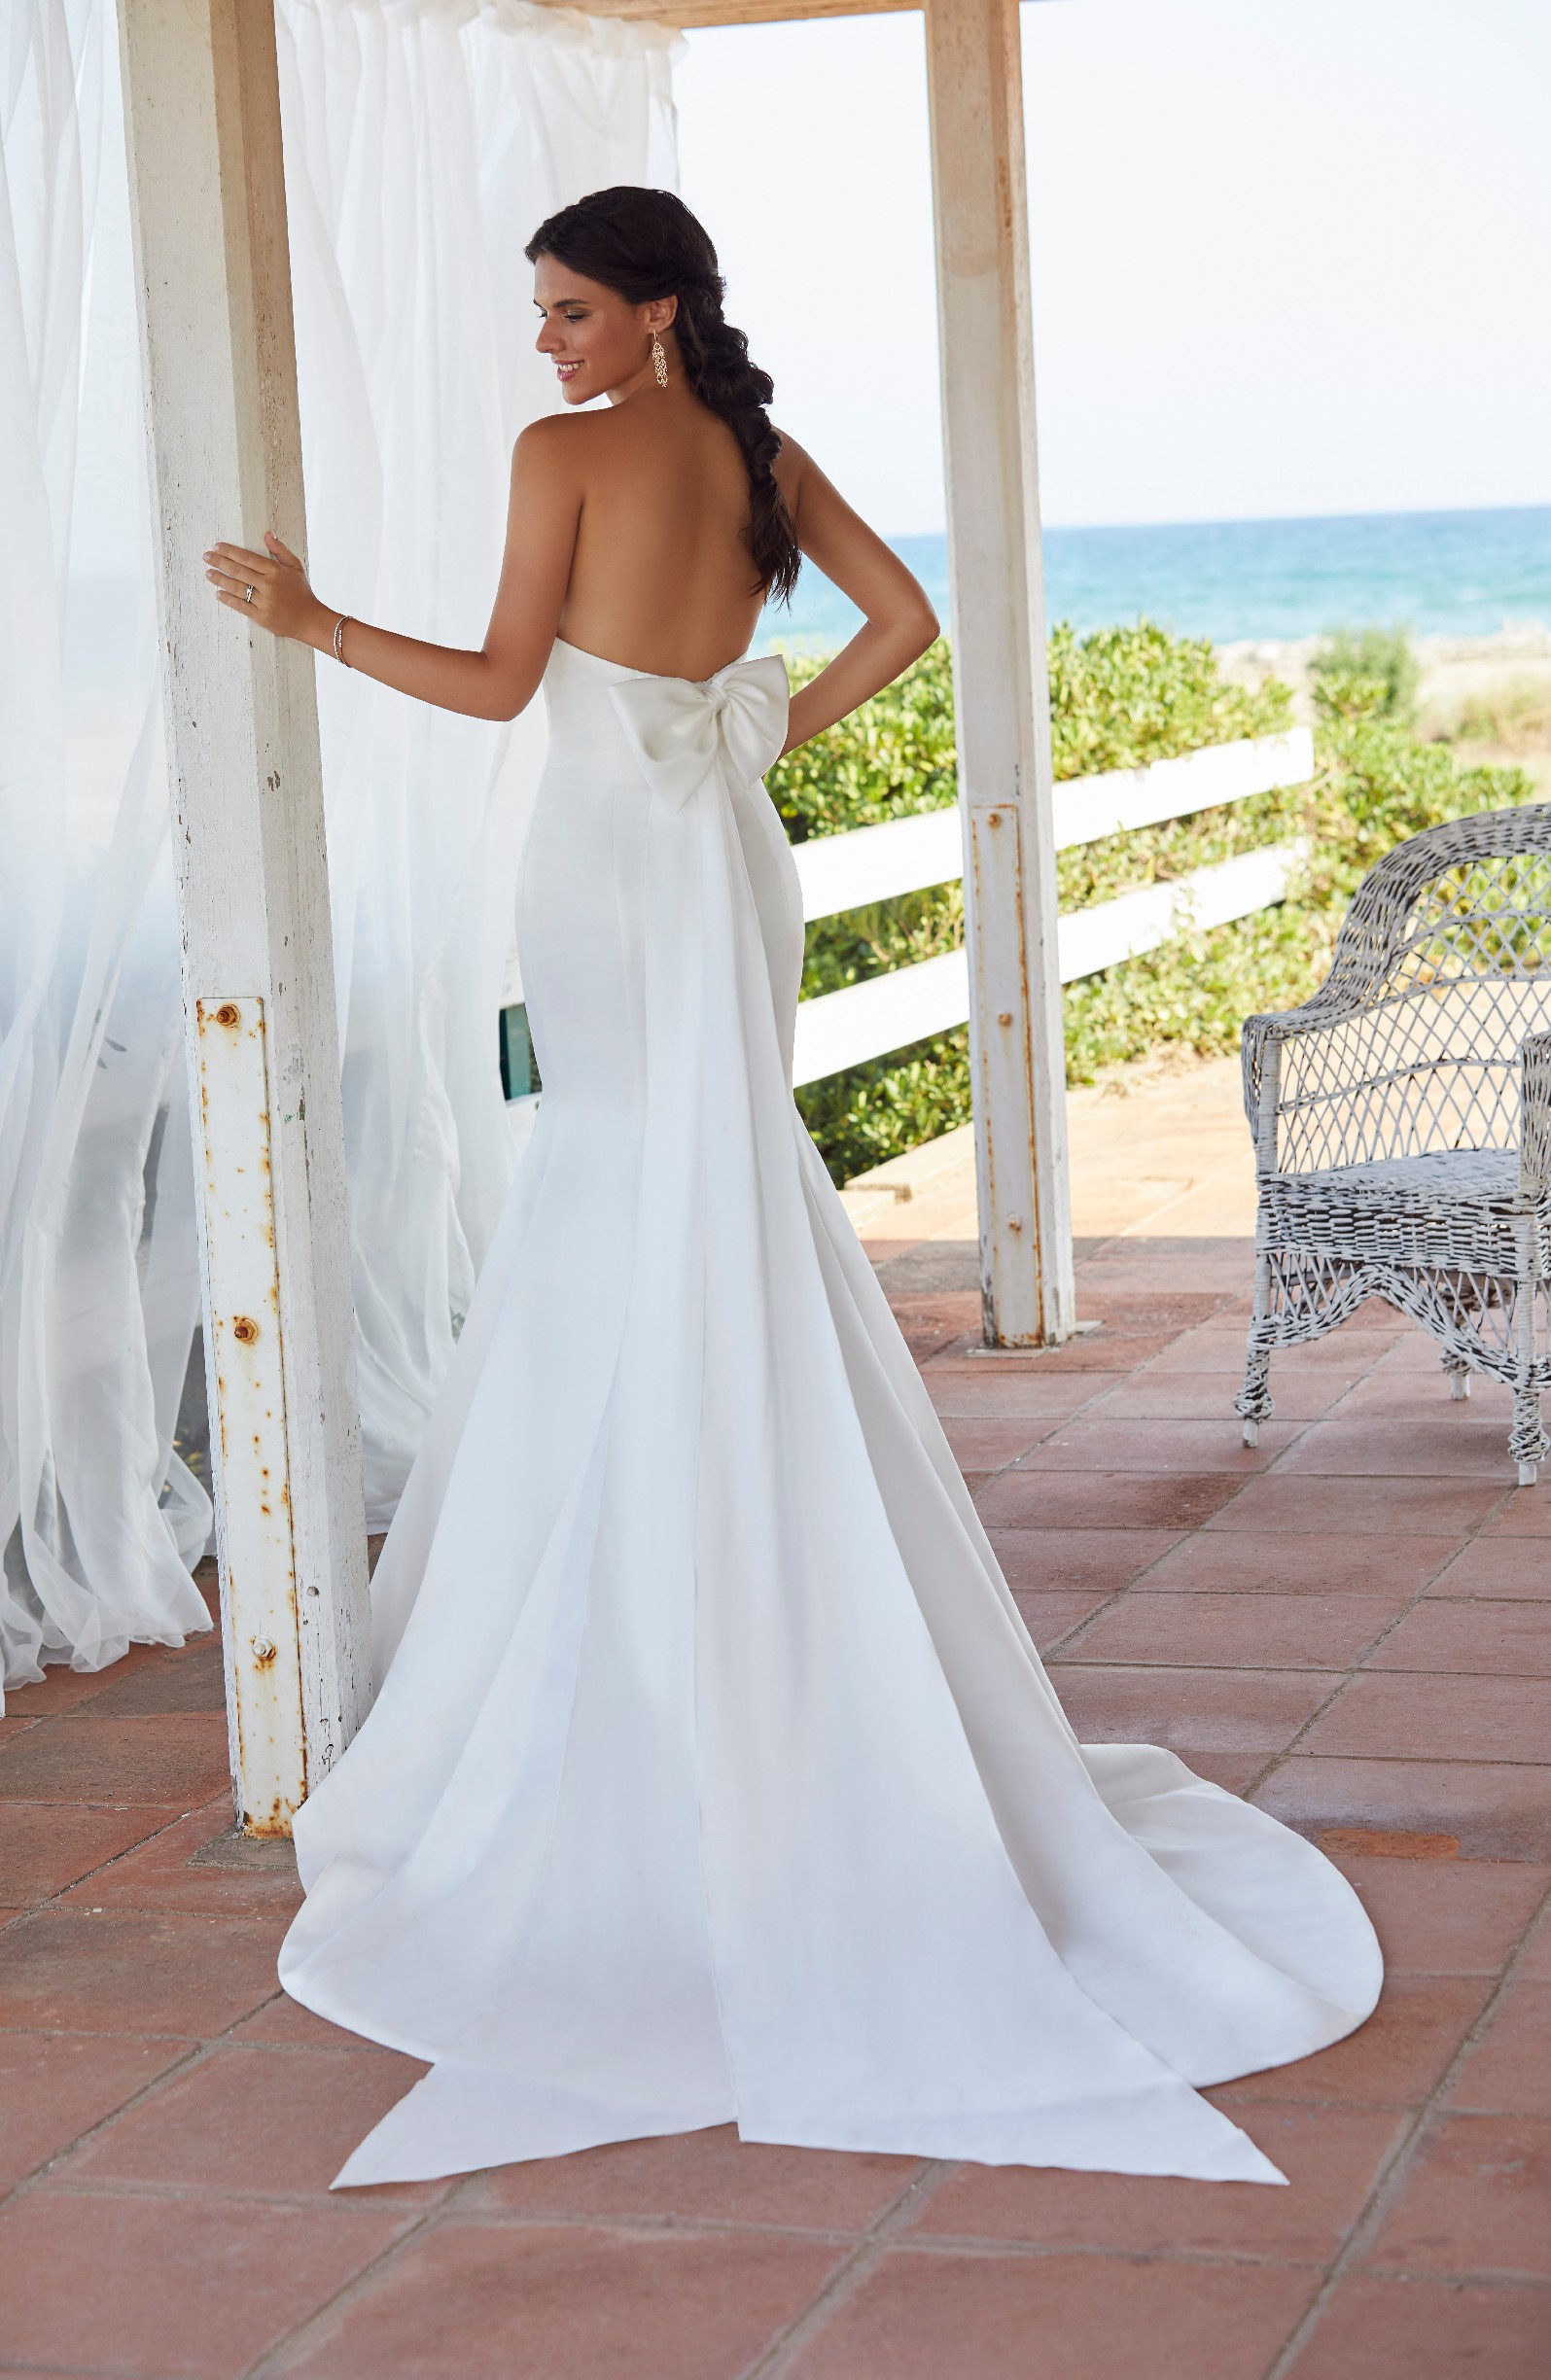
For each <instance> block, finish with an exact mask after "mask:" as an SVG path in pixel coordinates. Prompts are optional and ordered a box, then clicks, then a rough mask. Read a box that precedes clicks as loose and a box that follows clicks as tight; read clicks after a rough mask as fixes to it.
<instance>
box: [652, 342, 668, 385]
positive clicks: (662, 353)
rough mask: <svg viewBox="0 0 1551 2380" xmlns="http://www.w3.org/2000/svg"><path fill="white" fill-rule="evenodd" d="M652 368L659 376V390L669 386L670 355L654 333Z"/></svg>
mask: <svg viewBox="0 0 1551 2380" xmlns="http://www.w3.org/2000/svg"><path fill="white" fill-rule="evenodd" d="M652 370H653V371H654V372H655V373H656V375H657V386H658V388H666V387H667V385H668V355H667V350H666V348H665V347H664V346H663V344H662V341H661V340H660V339H659V338H658V336H657V334H656V333H655V332H654V331H653V332H652Z"/></svg>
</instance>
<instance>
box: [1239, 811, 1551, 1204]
mask: <svg viewBox="0 0 1551 2380" xmlns="http://www.w3.org/2000/svg"><path fill="white" fill-rule="evenodd" d="M1297 1015H1298V1017H1299V1019H1300V1021H1303V1022H1304V1024H1305V1030H1304V1031H1303V1032H1298V1033H1296V1034H1293V1035H1290V1036H1289V1037H1288V1038H1287V1039H1286V1040H1285V1041H1284V1042H1283V1050H1282V1067H1281V1081H1280V1085H1279V1094H1280V1096H1279V1099H1278V1118H1279V1130H1278V1163H1279V1164H1280V1165H1281V1166H1282V1167H1284V1168H1285V1169H1286V1170H1287V1171H1288V1172H1309V1171H1313V1170H1317V1169H1322V1168H1324V1167H1328V1166H1345V1165H1363V1164H1370V1163H1373V1162H1375V1161H1377V1160H1381V1159H1386V1158H1396V1157H1413V1156H1419V1155H1422V1154H1424V1153H1425V1152H1427V1151H1429V1150H1436V1149H1514V1148H1516V1147H1517V1146H1518V1137H1519V1049H1520V1044H1521V1043H1522V1042H1523V1040H1524V1038H1525V1036H1526V1034H1528V1033H1532V1032H1543V1031H1545V1030H1546V1029H1548V1028H1551V803H1536V804H1533V805H1527V806H1526V807H1524V808H1523V809H1517V810H1494V811H1489V812H1485V813H1483V814H1482V815H1480V816H1479V817H1476V818H1467V819H1454V820H1451V821H1450V822H1448V823H1447V824H1446V825H1442V826H1432V827H1429V828H1428V831H1427V832H1426V833H1425V834H1420V835H1415V836H1413V837H1412V839H1411V840H1410V841H1409V842H1407V843H1402V844H1399V845H1397V846H1396V848H1395V849H1394V850H1393V851H1392V852H1389V853H1387V854H1386V855H1385V857H1383V858H1382V859H1381V860H1380V861H1379V862H1378V864H1377V865H1376V866H1375V867H1373V868H1371V869H1370V870H1369V872H1368V874H1367V876H1366V877H1365V878H1364V879H1363V882H1362V884H1361V885H1360V886H1359V888H1358V890H1357V895H1356V897H1355V899H1354V900H1353V903H1352V908H1351V911H1350V913H1349V915H1348V917H1347V921H1346V923H1345V925H1344V926H1343V927H1342V929H1341V934H1340V938H1339V940H1338V942H1337V945H1336V950H1335V955H1334V959H1333V961H1332V963H1331V968H1330V973H1329V976H1328V977H1327V979H1326V981H1325V983H1324V984H1323V985H1322V988H1321V990H1320V991H1319V992H1318V993H1317V994H1316V995H1315V997H1314V998H1313V999H1312V1000H1310V1001H1309V1002H1308V1003H1307V1004H1306V1005H1305V1006H1304V1007H1303V1008H1302V1009H1300V1010H1299V1011H1298V1012H1297ZM1324 1020H1327V1022H1325V1023H1324V1030H1322V1031H1321V1030H1316V1031H1312V1032H1311V1031H1309V1030H1307V1028H1308V1027H1317V1026H1319V1025H1320V1024H1321V1023H1322V1021H1324Z"/></svg>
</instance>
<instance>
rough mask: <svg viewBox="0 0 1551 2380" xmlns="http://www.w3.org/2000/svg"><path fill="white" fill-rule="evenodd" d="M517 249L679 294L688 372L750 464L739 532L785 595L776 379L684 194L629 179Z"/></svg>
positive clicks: (628, 293)
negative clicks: (730, 316) (756, 359)
mask: <svg viewBox="0 0 1551 2380" xmlns="http://www.w3.org/2000/svg"><path fill="white" fill-rule="evenodd" d="M523 254H524V255H525V256H526V257H527V260H528V262H529V263H530V264H531V263H533V262H536V261H537V259H538V258H540V257H541V256H550V257H553V258H554V259H555V261H556V262H558V263H561V264H569V265H570V267H571V269H572V271H573V272H579V273H582V274H584V275H585V277H586V278H587V280H589V281H597V282H600V283H601V284H602V286H603V287H604V288H605V289H611V290H613V291H615V292H616V294H617V296H619V297H623V298H624V299H625V300H626V302H627V303H628V304H630V305H647V304H650V302H651V300H652V298H653V297H677V299H678V300H679V310H678V314H677V317H676V319H675V321H674V326H673V327H674V331H675V333H677V335H678V341H679V353H680V355H681V356H682V357H683V359H684V368H685V374H686V377H687V380H688V383H689V386H690V388H691V389H692V390H693V391H694V394H695V395H696V397H698V399H699V400H700V403H702V404H703V405H704V406H706V408H707V409H708V411H710V412H712V413H715V414H717V415H718V417H719V418H720V419H721V420H723V421H724V422H725V423H726V425H727V427H728V429H729V430H730V431H731V432H732V435H733V437H734V438H736V439H737V441H738V444H739V446H740V447H741V448H742V450H743V460H744V463H745V465H746V467H747V469H748V473H749V525H748V528H747V530H746V531H745V532H744V534H745V537H746V538H747V541H748V545H749V551H750V554H751V555H752V556H753V560H754V567H755V574H756V583H757V584H758V587H759V588H760V590H761V591H762V592H763V593H764V594H766V595H775V596H778V597H779V598H780V600H781V601H782V602H783V603H787V602H790V600H791V597H792V591H793V587H794V586H795V585H796V582H797V572H798V570H799V569H800V568H801V564H802V555H801V552H800V550H799V548H798V545H797V540H796V532H795V531H794V529H793V526H792V516H791V514H790V513H789V512H788V510H787V507H786V499H785V498H784V497H783V495H782V493H781V490H780V487H779V486H778V484H777V481H776V475H775V459H776V456H777V455H778V454H779V453H780V451H781V440H780V438H779V437H778V436H777V434H776V432H775V431H774V430H773V429H772V428H771V426H770V416H769V414H768V413H767V412H766V411H765V407H766V405H767V404H768V403H770V400H771V398H772V397H773V396H774V394H775V383H774V381H773V380H772V379H771V377H770V375H769V373H768V372H763V371H761V370H760V369H759V368H758V365H757V364H751V363H750V361H749V341H748V338H747V336H746V335H745V333H743V332H741V331H735V330H734V329H733V327H732V325H731V324H730V323H729V322H727V321H725V320H724V319H723V312H722V300H723V294H724V291H725V286H726V285H725V283H724V282H723V278H722V275H721V273H720V271H719V270H718V268H717V252H716V250H715V249H714V248H713V247H712V245H711V241H710V239H709V238H708V236H707V234H706V232H705V231H704V229H703V228H702V227H701V226H700V225H699V224H698V223H697V222H696V220H695V218H694V217H693V216H692V215H691V214H690V212H689V210H688V208H687V206H686V205H685V203H684V201H683V199H682V198H677V197H675V196H674V194H673V192H671V191H660V190H638V189H636V188H634V187H633V186H632V185H630V184H629V183H624V184H621V185H620V186H619V187H618V188H617V189H615V190H605V191H594V192H592V194H591V196H590V197H587V198H579V199H578V200H577V202H576V204H575V206H568V207H562V208H561V209H560V211H559V213H558V214H556V215H551V216H550V217H549V218H548V219H547V221H546V222H545V223H542V224H541V225H540V226H539V228H538V229H537V231H535V233H534V235H533V237H532V239H531V240H529V242H528V244H527V247H526V248H525V249H524V251H523Z"/></svg>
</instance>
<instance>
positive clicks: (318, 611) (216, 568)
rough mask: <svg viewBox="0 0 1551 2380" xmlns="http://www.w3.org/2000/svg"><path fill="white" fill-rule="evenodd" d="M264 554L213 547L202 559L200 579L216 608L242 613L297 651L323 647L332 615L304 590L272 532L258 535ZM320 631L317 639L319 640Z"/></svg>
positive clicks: (301, 576) (299, 572)
mask: <svg viewBox="0 0 1551 2380" xmlns="http://www.w3.org/2000/svg"><path fill="white" fill-rule="evenodd" d="M264 543H265V545H266V546H267V547H268V549H269V550H268V552H267V553H262V554H261V553H250V552H249V550H248V548H247V546H245V545H213V546H212V547H211V549H210V551H209V552H208V553H207V554H206V555H205V560H206V562H207V563H208V564H209V566H210V567H209V569H208V570H207V571H206V572H205V577H206V578H208V579H209V581H210V584H211V585H212V586H213V587H214V588H215V591H216V599H217V601H218V602H219V603H224V604H229V605H230V607H231V609H232V611H233V612H246V613H247V615H248V617H249V618H250V619H251V620H255V621H257V623H258V625H259V626H260V627H261V628H267V629H268V630H269V631H270V633H271V635H273V636H278V637H296V638H298V639H300V642H301V643H302V644H303V645H319V644H326V643H327V641H328V631H329V629H330V628H332V626H333V624H334V614H333V613H332V612H326V611H325V610H324V607H323V606H322V604H320V603H319V601H318V599H317V597H316V595H314V593H313V592H312V589H311V587H310V586H308V584H307V574H306V572H305V571H304V570H303V569H302V567H301V563H300V558H299V557H298V556H297V555H296V554H294V553H293V552H292V550H291V548H290V546H289V545H282V544H281V543H280V540H279V539H278V538H277V537H276V536H275V534H274V531H273V530H272V529H266V530H265V531H264ZM320 630H321V634H320Z"/></svg>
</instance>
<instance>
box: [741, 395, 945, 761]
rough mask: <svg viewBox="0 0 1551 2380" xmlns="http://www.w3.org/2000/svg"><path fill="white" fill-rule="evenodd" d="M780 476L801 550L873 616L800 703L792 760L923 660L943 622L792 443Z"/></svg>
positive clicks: (790, 734)
mask: <svg viewBox="0 0 1551 2380" xmlns="http://www.w3.org/2000/svg"><path fill="white" fill-rule="evenodd" d="M776 476H777V478H778V479H779V480H780V482H781V489H782V493H783V495H784V496H785V497H786V500H787V509H788V510H789V512H790V513H791V515H792V522H793V528H794V529H795V530H796V533H797V543H798V544H799V545H800V546H801V548H802V550H803V552H804V553H805V554H806V555H807V556H808V559H809V560H810V561H812V562H817V564H818V566H819V568H820V569H821V570H822V571H823V572H824V574H825V577H826V578H831V579H833V581H834V583H835V585H836V586H837V587H838V588H839V589H840V591H841V593H842V594H845V595H849V596H850V598H851V601H852V602H853V603H854V604H855V605H856V607H857V610H858V611H859V612H865V614H866V618H865V620H864V624H863V625H862V627H860V628H859V629H858V630H857V633H856V635H855V636H854V637H853V638H852V639H851V642H850V644H849V645H846V646H843V647H841V649H840V651H839V652H837V653H836V654H835V657H834V659H833V660H832V661H831V662H830V663H829V665H828V668H827V669H823V670H821V671H820V672H819V675H818V676H817V678H812V679H810V680H809V682H808V683H807V684H806V685H805V686H803V687H801V688H800V689H799V690H798V692H797V693H795V694H793V697H792V713H791V718H790V721H789V724H788V730H787V741H786V750H787V751H788V752H791V751H792V750H793V747H794V746H795V745H798V744H805V743H806V742H807V741H808V738H809V737H810V736H816V735H819V734H821V733H822V732H823V730H824V729H825V728H826V727H832V726H833V725H834V722H835V720H836V719H839V718H844V717H845V716H846V714H847V713H848V712H850V711H854V710H855V709H856V708H857V706H858V704H859V703H864V702H866V701H867V700H869V698H870V697H871V696H872V695H874V694H876V693H878V692H879V691H880V690H881V689H882V688H883V687H884V686H886V685H890V684H892V683H893V682H894V680H895V679H896V678H898V677H899V673H900V671H901V670H905V669H908V668H909V666H910V664H911V662H912V661H916V660H919V659H920V657H921V655H922V654H923V653H924V652H925V651H926V648H927V647H928V646H929V645H930V644H931V643H932V640H933V639H934V636H935V635H936V633H937V615H936V613H935V612H934V611H933V609H932V606H931V605H930V604H929V603H928V601H927V598H926V594H925V592H924V590H923V589H922V587H921V586H920V585H919V583H918V582H917V581H916V580H915V579H914V578H912V577H911V576H910V573H909V572H908V571H907V570H906V569H905V566H904V564H903V563H902V562H901V561H900V559H899V555H898V554H897V553H895V552H894V551H893V549H892V548H891V547H890V546H888V545H885V543H884V542H883V540H882V538H880V537H879V536H878V535H877V534H876V532H875V531H874V530H871V529H869V528H868V527H867V524H866V522H865V521H864V520H863V519H862V518H861V516H860V515H859V514H858V513H855V512H853V511H852V509H851V507H850V506H849V505H848V504H847V503H846V501H845V498H844V497H843V496H842V495H841V494H840V492H839V490H838V489H837V488H836V487H834V486H833V485H832V484H831V482H830V481H829V480H828V479H827V478H826V477H825V475H824V473H823V472H822V471H820V469H819V467H818V465H817V464H816V463H815V462H814V461H813V460H812V458H811V457H810V456H808V455H806V454H804V453H803V451H802V448H801V447H800V446H797V445H794V444H793V441H792V440H791V439H790V438H783V440H782V446H781V456H780V460H779V461H778V463H777V465H776Z"/></svg>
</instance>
